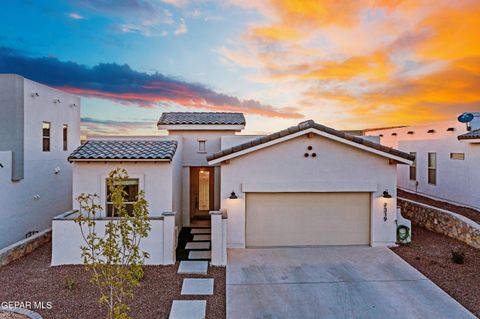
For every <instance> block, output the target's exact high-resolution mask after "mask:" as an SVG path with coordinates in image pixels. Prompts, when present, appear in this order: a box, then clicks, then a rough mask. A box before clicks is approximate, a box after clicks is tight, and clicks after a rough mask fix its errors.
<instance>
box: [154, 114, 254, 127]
mask: <svg viewBox="0 0 480 319" xmlns="http://www.w3.org/2000/svg"><path fill="white" fill-rule="evenodd" d="M158 125H245V117H244V116H243V113H228V112H164V113H162V115H161V117H160V119H159V120H158Z"/></svg>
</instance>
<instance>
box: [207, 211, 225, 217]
mask: <svg viewBox="0 0 480 319" xmlns="http://www.w3.org/2000/svg"><path fill="white" fill-rule="evenodd" d="M209 214H210V215H222V219H228V214H227V211H226V210H212V211H210V213H209Z"/></svg>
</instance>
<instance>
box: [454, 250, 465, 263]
mask: <svg viewBox="0 0 480 319" xmlns="http://www.w3.org/2000/svg"><path fill="white" fill-rule="evenodd" d="M451 253H452V261H453V262H454V263H456V264H463V263H464V262H465V252H464V251H463V250H460V249H454V250H452V252H451Z"/></svg>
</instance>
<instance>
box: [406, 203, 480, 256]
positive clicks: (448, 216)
mask: <svg viewBox="0 0 480 319" xmlns="http://www.w3.org/2000/svg"><path fill="white" fill-rule="evenodd" d="M397 205H398V206H399V207H400V208H401V212H402V216H403V217H405V218H407V219H410V220H411V221H412V225H418V226H421V227H424V228H426V229H429V230H431V231H434V232H437V233H440V234H443V235H445V236H448V237H452V238H455V239H457V240H460V241H462V242H464V243H466V244H468V245H470V246H472V247H475V248H478V249H480V225H479V224H477V223H475V222H474V221H472V220H470V219H468V218H466V217H464V216H462V215H459V214H456V213H453V212H450V211H447V210H443V209H439V208H435V207H432V206H428V205H425V204H420V203H417V202H413V201H410V200H407V199H403V198H397Z"/></svg>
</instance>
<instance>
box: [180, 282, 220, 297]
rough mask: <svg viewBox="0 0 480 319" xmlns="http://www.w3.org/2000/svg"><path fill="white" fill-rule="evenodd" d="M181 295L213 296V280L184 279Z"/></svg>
mask: <svg viewBox="0 0 480 319" xmlns="http://www.w3.org/2000/svg"><path fill="white" fill-rule="evenodd" d="M181 294H182V295H213V278H184V279H183V284H182V292H181Z"/></svg>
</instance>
